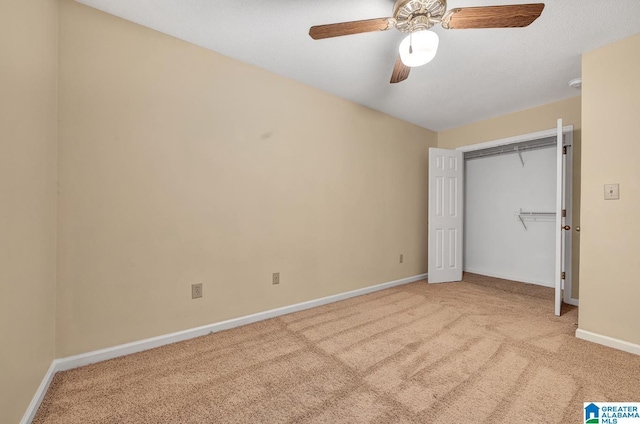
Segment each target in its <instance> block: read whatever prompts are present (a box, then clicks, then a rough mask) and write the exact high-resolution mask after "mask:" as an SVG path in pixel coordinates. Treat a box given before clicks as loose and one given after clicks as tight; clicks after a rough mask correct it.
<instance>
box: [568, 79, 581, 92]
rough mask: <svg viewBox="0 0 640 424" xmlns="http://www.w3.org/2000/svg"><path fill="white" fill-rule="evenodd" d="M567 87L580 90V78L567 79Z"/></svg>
mask: <svg viewBox="0 0 640 424" xmlns="http://www.w3.org/2000/svg"><path fill="white" fill-rule="evenodd" d="M569 87H571V88H575V89H576V90H580V89H581V88H582V78H575V79H572V80H571V81H569Z"/></svg>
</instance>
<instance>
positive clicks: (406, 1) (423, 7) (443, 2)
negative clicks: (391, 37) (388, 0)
mask: <svg viewBox="0 0 640 424" xmlns="http://www.w3.org/2000/svg"><path fill="white" fill-rule="evenodd" d="M446 11H447V0H396V2H395V4H394V6H393V17H394V19H395V20H396V24H395V27H396V28H397V29H398V30H399V31H402V32H413V31H421V30H425V29H429V28H431V27H432V26H434V25H435V24H437V23H440V22H441V21H442V17H443V16H444V14H445V12H446Z"/></svg>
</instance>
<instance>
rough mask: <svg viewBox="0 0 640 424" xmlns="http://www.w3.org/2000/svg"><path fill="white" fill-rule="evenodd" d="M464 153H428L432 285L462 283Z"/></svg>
mask: <svg viewBox="0 0 640 424" xmlns="http://www.w3.org/2000/svg"><path fill="white" fill-rule="evenodd" d="M463 172H464V159H463V152H461V151H458V150H446V149H435V148H430V149H429V265H428V269H429V271H428V272H429V277H428V281H429V283H445V282H451V281H460V280H462V224H463V221H462V213H463V204H462V199H463V196H462V195H463V182H464V178H463V177H464V175H463Z"/></svg>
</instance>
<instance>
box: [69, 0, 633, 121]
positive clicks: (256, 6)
mask: <svg viewBox="0 0 640 424" xmlns="http://www.w3.org/2000/svg"><path fill="white" fill-rule="evenodd" d="M79 1H80V2H81V3H84V4H87V5H89V6H92V7H95V8H97V9H100V10H103V11H105V12H108V13H111V14H113V15H116V16H119V17H122V18H124V19H127V20H130V21H133V22H136V23H138V24H141V25H144V26H147V27H149V28H153V29H155V30H158V31H161V32H164V33H166V34H169V35H172V36H175V37H177V38H180V39H183V40H186V41H189V42H191V43H194V44H197V45H199V46H202V47H206V48H208V49H211V50H213V51H216V52H219V53H222V54H224V55H226V56H230V57H232V58H235V59H237V60H240V61H242V62H246V63H249V64H252V65H255V66H258V67H260V68H263V69H266V70H269V71H272V72H274V73H276V74H279V75H283V76H286V77H289V78H292V79H294V80H297V81H300V82H302V83H305V84H308V85H310V86H313V87H316V88H319V89H320V90H323V91H326V92H329V93H332V94H335V95H337V96H340V97H343V98H345V99H349V100H352V101H354V102H356V103H359V104H362V105H365V106H368V107H370V108H372V109H376V110H379V111H382V112H385V113H388V114H390V115H393V116H396V117H398V118H401V119H404V120H406V121H409V122H413V123H415V124H417V125H420V126H422V127H425V128H429V129H432V130H435V131H441V130H444V129H448V128H453V127H457V126H460V125H463V124H467V123H471V122H475V121H479V120H482V119H487V118H490V117H494V116H499V115H503V114H505V113H509V112H514V111H518V110H523V109H527V108H530V107H534V106H538V105H542V104H546V103H550V102H553V101H557V100H561V99H565V98H569V97H573V96H576V95H579V94H580V93H579V92H578V91H576V90H575V89H572V88H569V87H568V85H567V83H568V81H569V80H571V79H573V78H576V77H579V76H580V68H581V66H580V65H581V54H582V53H584V52H587V51H590V50H593V49H595V48H597V47H600V46H604V45H606V44H609V43H611V42H613V41H616V40H619V39H622V38H624V37H626V36H630V35H633V34H636V33H639V32H640V1H639V0H607V1H602V0H547V1H546V8H545V10H544V11H543V12H542V16H541V17H540V18H538V20H537V21H535V22H534V23H533V24H532V25H531V26H529V27H527V28H517V29H511V28H510V29H479V30H444V29H442V28H441V27H436V28H435V29H434V30H435V31H436V32H437V33H438V34H439V35H440V47H439V50H438V55H437V56H436V58H435V59H434V60H433V62H431V63H429V64H427V65H425V66H423V67H421V68H414V69H412V70H411V75H410V76H409V79H408V80H407V81H404V82H402V83H400V84H393V85H392V84H389V78H390V76H391V71H392V69H393V65H394V62H395V60H396V56H397V47H398V45H399V43H400V41H401V40H402V38H403V34H402V33H400V32H399V31H397V30H395V29H392V30H389V31H384V32H373V33H366V34H358V35H350V36H345V37H338V38H332V39H325V40H317V41H314V40H312V39H311V38H310V37H309V35H308V32H309V27H310V26H312V25H319V24H326V23H334V22H342V21H350V20H359V19H369V18H379V17H388V16H391V10H392V7H393V3H394V2H393V0H322V1H318V0H269V1H267V0H253V1H252V0H248V1H234V0H225V1H222V0H79ZM534 1H535V0H533V1H531V0H528V1H527V0H524V1H523V0H449V2H448V6H449V8H453V7H469V6H489V5H499V4H514V3H528V2H534Z"/></svg>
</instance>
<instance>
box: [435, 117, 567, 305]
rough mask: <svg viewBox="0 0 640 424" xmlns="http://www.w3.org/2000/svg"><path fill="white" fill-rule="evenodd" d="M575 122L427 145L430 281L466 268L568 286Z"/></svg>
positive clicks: (451, 277)
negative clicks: (449, 146)
mask: <svg viewBox="0 0 640 424" xmlns="http://www.w3.org/2000/svg"><path fill="white" fill-rule="evenodd" d="M572 141H573V127H572V126H567V127H563V126H562V120H558V125H557V127H556V128H555V129H550V130H547V131H541V132H537V133H532V134H526V135H522V136H517V137H511V138H508V139H502V140H495V141H489V142H486V143H480V144H476V145H470V146H464V147H460V148H458V149H456V150H446V149H435V148H434V149H430V151H429V277H428V280H429V282H430V283H439V282H452V281H459V280H460V279H462V272H463V270H464V271H467V272H473V273H477V274H482V275H487V276H493V277H499V278H505V279H509V280H514V281H521V282H525V283H533V284H539V285H543V286H548V287H553V288H554V289H555V293H556V301H555V313H556V315H559V314H560V309H561V303H562V301H563V300H564V301H565V302H567V303H572V304H576V303H577V301H576V300H575V299H571V298H570V293H571V194H572V166H573V157H572V153H573V152H572V150H571V147H572ZM563 289H564V294H563Z"/></svg>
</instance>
